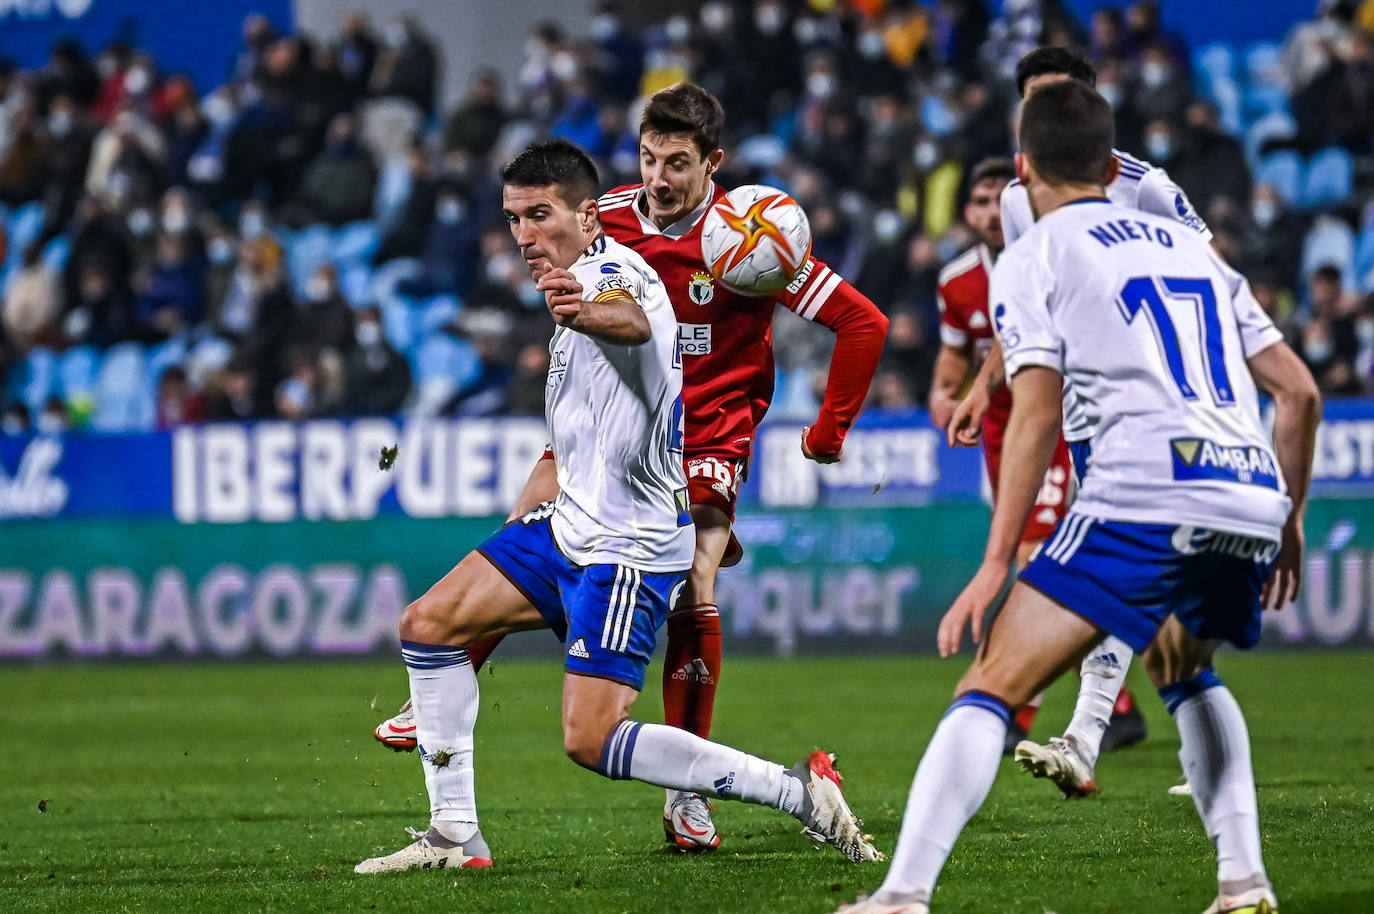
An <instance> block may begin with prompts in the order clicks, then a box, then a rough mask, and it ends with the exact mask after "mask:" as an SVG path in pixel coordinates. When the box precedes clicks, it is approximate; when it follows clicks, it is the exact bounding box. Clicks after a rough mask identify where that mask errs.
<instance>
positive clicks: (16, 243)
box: [5, 203, 43, 269]
mask: <svg viewBox="0 0 1374 914" xmlns="http://www.w3.org/2000/svg"><path fill="white" fill-rule="evenodd" d="M6 229H7V231H8V233H9V245H10V247H9V254H8V256H7V257H6V260H5V265H6V266H8V267H10V268H11V269H15V268H18V267H19V266H20V265H21V264H22V263H23V262H24V248H26V247H28V246H29V244H30V242H32V241H33V240H34V239H35V238H37V237H38V233H39V232H41V231H42V230H43V204H41V203H25V204H24V205H23V206H21V207H19V208H18V209H16V210H15V211H14V212H12V213H10V217H9V224H8V226H6Z"/></svg>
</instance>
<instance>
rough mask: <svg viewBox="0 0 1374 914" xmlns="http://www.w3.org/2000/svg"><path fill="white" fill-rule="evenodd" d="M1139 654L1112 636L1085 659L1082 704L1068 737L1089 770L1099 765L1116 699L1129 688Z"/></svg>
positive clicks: (1080, 691) (1080, 693)
mask: <svg viewBox="0 0 1374 914" xmlns="http://www.w3.org/2000/svg"><path fill="white" fill-rule="evenodd" d="M1133 656H1135V652H1134V651H1132V650H1131V646H1130V645H1129V644H1127V643H1126V642H1125V641H1122V640H1121V639H1120V638H1117V637H1115V636H1113V635H1108V636H1107V637H1105V638H1103V639H1102V641H1101V642H1100V643H1099V644H1097V645H1096V646H1095V647H1094V648H1093V649H1092V651H1091V652H1089V654H1088V656H1087V657H1085V658H1083V666H1082V667H1080V669H1079V675H1080V677H1081V678H1080V680H1079V683H1078V702H1077V703H1076V704H1075V705H1074V707H1073V719H1072V720H1070V721H1069V726H1068V729H1066V730H1065V731H1064V735H1065V736H1069V737H1073V741H1074V743H1075V744H1077V746H1078V751H1079V753H1080V754H1081V755H1082V756H1083V759H1084V760H1085V761H1086V762H1087V763H1088V767H1090V768H1091V767H1092V766H1093V765H1096V764H1097V756H1098V753H1099V752H1100V751H1101V749H1102V735H1103V734H1104V733H1106V732H1107V725H1108V724H1110V723H1111V721H1112V708H1113V707H1115V706H1116V696H1117V695H1119V694H1120V693H1121V687H1122V686H1123V685H1125V684H1126V669H1127V667H1129V666H1130V665H1131V658H1132V657H1133Z"/></svg>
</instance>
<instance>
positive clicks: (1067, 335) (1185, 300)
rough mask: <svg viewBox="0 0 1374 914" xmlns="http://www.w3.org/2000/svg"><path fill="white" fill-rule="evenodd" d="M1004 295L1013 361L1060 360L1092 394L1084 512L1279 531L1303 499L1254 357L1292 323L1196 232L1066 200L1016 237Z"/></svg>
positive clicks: (1078, 387)
mask: <svg viewBox="0 0 1374 914" xmlns="http://www.w3.org/2000/svg"><path fill="white" fill-rule="evenodd" d="M989 301H990V302H991V305H992V318H993V326H994V329H995V330H996V333H997V336H998V340H999V341H1000V343H1001V345H1002V352H1003V357H1004V358H1005V360H1006V365H1007V376H1008V377H1011V376H1013V375H1014V374H1015V373H1016V372H1017V371H1019V370H1020V369H1022V368H1024V367H1026V366H1028V365H1044V366H1048V367H1050V368H1053V369H1054V370H1055V371H1057V372H1059V373H1060V374H1062V375H1063V376H1064V379H1065V386H1066V388H1068V389H1069V392H1070V394H1071V395H1072V396H1073V398H1074V399H1075V400H1076V401H1077V402H1078V403H1079V404H1081V406H1082V410H1083V419H1084V422H1085V429H1086V431H1087V437H1090V438H1091V439H1092V443H1093V444H1092V455H1093V456H1092V465H1091V466H1092V468H1091V470H1090V471H1089V473H1088V474H1087V478H1086V479H1085V480H1084V481H1083V486H1082V488H1081V489H1080V491H1079V493H1078V500H1077V502H1075V504H1074V510H1075V511H1078V512H1081V513H1084V514H1087V515H1090V516H1093V517H1099V518H1103V519H1107V520H1117V521H1129V522H1134V523H1160V524H1193V525H1197V526H1201V527H1209V528H1212V529H1219V530H1225V531H1229V532H1234V533H1240V534H1245V535H1248V536H1259V537H1265V538H1269V539H1273V540H1275V541H1277V540H1278V539H1279V535H1280V531H1281V529H1282V527H1283V523H1284V520H1285V519H1286V518H1287V516H1288V509H1289V499H1288V496H1287V494H1285V493H1286V490H1285V487H1284V482H1283V478H1282V474H1281V473H1280V472H1279V467H1278V461H1277V460H1276V459H1275V458H1274V451H1273V446H1272V444H1271V441H1270V438H1269V435H1268V434H1267V433H1266V432H1265V430H1264V427H1263V426H1262V425H1261V423H1260V413H1259V401H1258V397H1257V395H1256V392H1255V383H1254V380H1253V379H1252V377H1251V375H1250V370H1249V366H1248V365H1247V363H1246V360H1247V359H1248V358H1249V357H1250V356H1253V355H1255V354H1256V353H1257V352H1259V351H1260V350H1262V349H1265V348H1267V347H1269V346H1272V345H1273V344H1275V343H1277V342H1279V341H1280V340H1282V338H1283V335H1282V334H1281V333H1280V332H1279V330H1278V329H1277V328H1276V327H1275V326H1274V324H1273V322H1272V321H1271V320H1269V318H1268V316H1266V315H1265V313H1264V311H1263V310H1262V309H1261V308H1260V306H1259V303H1258V302H1256V301H1255V299H1254V296H1253V295H1252V294H1251V293H1250V287H1249V285H1248V284H1247V283H1246V281H1245V279H1244V278H1243V277H1242V276H1241V275H1240V274H1239V273H1237V272H1236V271H1235V270H1233V269H1231V268H1230V267H1228V266H1227V265H1226V264H1225V263H1224V262H1222V260H1221V259H1220V258H1218V257H1217V256H1216V254H1215V253H1213V252H1212V249H1211V248H1210V247H1209V246H1208V245H1207V243H1206V241H1205V240H1204V239H1202V238H1200V237H1198V235H1197V233H1196V232H1193V231H1190V230H1187V229H1181V227H1180V226H1179V224H1178V222H1177V221H1176V220H1172V219H1166V218H1161V217H1159V216H1155V215H1151V214H1149V213H1143V212H1141V211H1140V210H1138V209H1134V208H1130V207H1124V206H1118V205H1116V204H1113V203H1110V202H1108V201H1104V200H1085V201H1080V202H1077V203H1074V204H1070V205H1068V206H1063V207H1060V208H1059V209H1056V210H1054V211H1053V212H1051V213H1048V214H1047V215H1045V216H1044V217H1043V218H1041V219H1040V220H1039V221H1038V222H1037V223H1036V224H1035V225H1034V226H1033V227H1032V228H1031V229H1030V231H1028V232H1027V233H1026V234H1025V235H1024V236H1022V238H1021V240H1020V241H1018V242H1017V243H1016V245H1014V246H1013V247H1011V248H1008V249H1007V250H1006V251H1005V252H1003V254H1002V256H1001V258H1000V259H999V260H998V261H997V264H996V266H995V267H994V269H993V273H992V283H991V289H990V292H989Z"/></svg>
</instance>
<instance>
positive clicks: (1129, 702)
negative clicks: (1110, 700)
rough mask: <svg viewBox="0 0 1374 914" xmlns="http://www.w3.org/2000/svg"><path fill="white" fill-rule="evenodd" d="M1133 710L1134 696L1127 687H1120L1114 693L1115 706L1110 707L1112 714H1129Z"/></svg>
mask: <svg viewBox="0 0 1374 914" xmlns="http://www.w3.org/2000/svg"><path fill="white" fill-rule="evenodd" d="M1134 710H1135V696H1134V695H1132V694H1131V690H1130V688H1129V687H1128V686H1122V687H1121V691H1120V692H1117V693H1116V704H1114V705H1112V713H1113V714H1130V713H1131V712H1132V711H1134Z"/></svg>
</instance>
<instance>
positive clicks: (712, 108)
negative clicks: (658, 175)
mask: <svg viewBox="0 0 1374 914" xmlns="http://www.w3.org/2000/svg"><path fill="white" fill-rule="evenodd" d="M724 125H725V109H724V108H722V107H721V106H720V102H719V101H718V100H717V99H716V97H715V96H714V95H712V94H711V93H710V92H707V91H706V90H705V89H703V88H701V86H698V85H696V84H695V83H678V84H677V85H675V86H669V87H668V88H666V89H659V90H658V91H657V92H655V93H654V94H653V95H651V96H649V103H648V104H647V105H645V106H644V114H643V115H642V116H641V117H640V119H639V135H640V136H643V135H644V134H646V133H656V134H660V135H662V136H668V135H670V134H674V133H690V134H691V135H692V142H693V143H694V144H695V145H696V147H697V150H698V151H699V152H700V153H701V157H702V158H703V159H704V158H706V157H707V156H708V155H710V154H711V153H713V152H715V151H716V150H717V149H719V148H720V131H721V128H722V127H723V126H724Z"/></svg>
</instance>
